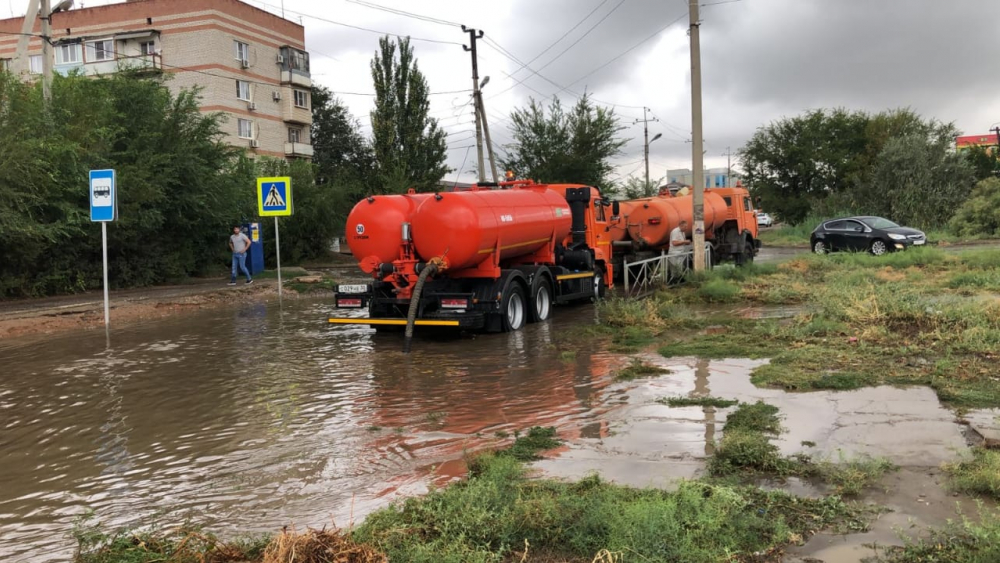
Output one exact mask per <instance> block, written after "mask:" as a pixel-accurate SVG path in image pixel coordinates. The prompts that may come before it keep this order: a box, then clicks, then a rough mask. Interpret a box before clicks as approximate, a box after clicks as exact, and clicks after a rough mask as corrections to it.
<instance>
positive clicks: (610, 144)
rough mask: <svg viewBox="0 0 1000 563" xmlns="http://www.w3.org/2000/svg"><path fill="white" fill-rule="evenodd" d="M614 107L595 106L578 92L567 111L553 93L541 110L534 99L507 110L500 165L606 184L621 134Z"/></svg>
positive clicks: (527, 173) (526, 173)
mask: <svg viewBox="0 0 1000 563" xmlns="http://www.w3.org/2000/svg"><path fill="white" fill-rule="evenodd" d="M623 129H624V127H622V126H621V125H620V123H619V121H618V117H617V116H616V115H615V113H614V110H611V109H607V108H603V107H597V106H595V105H594V104H593V103H591V101H590V97H589V96H587V95H584V96H583V97H582V98H580V100H579V101H578V102H577V103H576V105H575V106H574V107H573V109H572V111H570V113H568V114H567V113H566V112H565V111H563V107H562V104H561V102H560V101H559V98H553V100H552V103H551V104H550V105H549V108H548V114H546V110H545V109H544V108H543V107H542V106H541V105H539V104H538V102H536V101H535V100H534V99H532V100H531V103H530V104H529V105H528V107H526V108H521V109H516V110H514V111H513V112H512V113H511V126H510V133H511V137H512V138H513V139H514V142H513V143H512V144H510V145H507V154H508V158H506V159H502V160H501V163H502V165H503V166H504V168H506V169H508V170H514V171H515V172H516V173H517V175H518V176H521V177H525V178H531V179H534V180H537V181H540V182H570V183H579V184H587V185H590V186H603V187H606V186H609V185H610V184H611V182H610V180H609V176H610V174H611V172H612V171H613V170H614V167H613V166H612V165H611V162H610V161H611V159H612V158H614V157H615V156H617V155H619V154H621V148H622V147H623V146H624V145H625V143H626V140H625V139H621V138H619V137H618V133H619V132H620V131H622V130H623Z"/></svg>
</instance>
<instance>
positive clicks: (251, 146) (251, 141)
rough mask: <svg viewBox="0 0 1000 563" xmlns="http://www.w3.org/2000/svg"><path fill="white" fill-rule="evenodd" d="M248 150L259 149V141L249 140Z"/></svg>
mask: <svg viewBox="0 0 1000 563" xmlns="http://www.w3.org/2000/svg"><path fill="white" fill-rule="evenodd" d="M250 148H252V149H256V148H260V141H258V140H257V139H251V140H250Z"/></svg>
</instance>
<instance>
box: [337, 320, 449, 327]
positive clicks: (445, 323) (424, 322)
mask: <svg viewBox="0 0 1000 563" xmlns="http://www.w3.org/2000/svg"><path fill="white" fill-rule="evenodd" d="M330 324H335V325H380V326H386V325H389V326H406V319H351V318H334V319H330ZM414 324H415V325H417V326H458V321H435V320H421V319H417V320H416V322H415V323H414Z"/></svg>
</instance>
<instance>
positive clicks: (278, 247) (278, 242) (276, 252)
mask: <svg viewBox="0 0 1000 563" xmlns="http://www.w3.org/2000/svg"><path fill="white" fill-rule="evenodd" d="M274 255H275V257H276V258H277V261H278V300H279V301H280V300H281V238H280V237H279V236H278V217H277V216H275V217H274Z"/></svg>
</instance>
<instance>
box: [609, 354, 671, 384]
mask: <svg viewBox="0 0 1000 563" xmlns="http://www.w3.org/2000/svg"><path fill="white" fill-rule="evenodd" d="M666 373H670V370H668V369H665V368H661V367H659V366H654V365H652V364H648V363H646V362H643V361H642V360H640V359H638V358H632V362H631V363H630V364H629V365H628V366H626V367H625V368H623V369H621V370H619V371H618V372H617V373H616V374H615V380H616V381H632V380H635V379H641V378H643V377H653V376H657V375H663V374H666Z"/></svg>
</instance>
